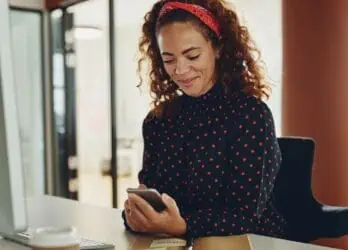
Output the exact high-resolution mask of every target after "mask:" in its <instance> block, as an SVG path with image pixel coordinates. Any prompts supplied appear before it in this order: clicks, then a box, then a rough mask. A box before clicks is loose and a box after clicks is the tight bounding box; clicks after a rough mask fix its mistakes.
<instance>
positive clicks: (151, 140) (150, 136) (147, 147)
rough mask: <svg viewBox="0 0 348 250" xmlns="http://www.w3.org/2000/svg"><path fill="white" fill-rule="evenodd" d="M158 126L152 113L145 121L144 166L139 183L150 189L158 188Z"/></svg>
mask: <svg viewBox="0 0 348 250" xmlns="http://www.w3.org/2000/svg"><path fill="white" fill-rule="evenodd" d="M156 125H157V126H158V121H157V120H156V119H155V118H154V117H153V116H152V114H151V112H150V113H149V114H148V115H147V117H146V118H145V119H144V122H143V127H142V131H143V139H144V152H143V166H142V169H141V171H140V172H139V174H138V179H139V183H140V184H144V185H146V186H147V187H149V188H156V177H157V175H156V168H157V167H158V165H157V164H158V161H157V159H158V151H157V150H156V144H157V143H156V142H157V141H158V140H157V137H158V134H157V131H156Z"/></svg>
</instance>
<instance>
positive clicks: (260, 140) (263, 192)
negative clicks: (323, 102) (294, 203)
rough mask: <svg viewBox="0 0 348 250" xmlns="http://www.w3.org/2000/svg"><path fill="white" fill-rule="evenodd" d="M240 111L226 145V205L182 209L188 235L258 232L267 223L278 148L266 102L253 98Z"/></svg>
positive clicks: (277, 163) (278, 157) (278, 164)
mask: <svg viewBox="0 0 348 250" xmlns="http://www.w3.org/2000/svg"><path fill="white" fill-rule="evenodd" d="M243 113H244V114H242V116H241V122H240V123H238V129H239V131H238V133H237V134H238V135H237V136H236V138H234V141H233V142H232V143H230V144H229V145H228V146H227V149H226V150H227V151H226V155H228V157H227V161H228V164H227V165H228V166H226V168H228V170H227V171H228V175H227V177H226V178H227V181H226V183H227V184H226V185H225V186H224V194H225V198H224V200H225V201H224V204H225V206H222V207H211V208H202V209H199V210H197V211H194V212H187V213H183V217H184V219H185V221H186V223H187V237H188V238H191V239H192V238H197V237H202V236H210V235H238V234H243V233H248V232H257V231H262V229H261V228H259V225H260V227H262V223H259V222H260V221H265V222H264V223H267V218H263V219H262V215H263V213H264V211H265V210H267V209H266V206H267V202H268V200H269V199H270V197H271V193H272V190H273V186H274V181H275V177H276V174H277V171H278V168H279V166H280V161H281V154H280V149H279V145H278V142H277V139H276V135H275V129H274V122H273V117H272V114H271V111H270V110H269V108H268V107H267V105H266V104H264V103H263V102H260V101H256V100H255V101H252V103H248V104H247V105H246V107H245V108H244V112H243ZM227 171H226V172H227ZM261 219H262V220H261Z"/></svg>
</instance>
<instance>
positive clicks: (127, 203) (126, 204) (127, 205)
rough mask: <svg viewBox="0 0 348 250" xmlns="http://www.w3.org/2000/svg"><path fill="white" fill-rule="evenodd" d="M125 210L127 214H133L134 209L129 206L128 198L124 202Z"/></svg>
mask: <svg viewBox="0 0 348 250" xmlns="http://www.w3.org/2000/svg"><path fill="white" fill-rule="evenodd" d="M124 210H125V211H126V214H129V215H130V214H131V212H132V210H131V208H130V206H129V201H128V200H126V201H125V202H124Z"/></svg>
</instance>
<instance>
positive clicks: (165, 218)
mask: <svg viewBox="0 0 348 250" xmlns="http://www.w3.org/2000/svg"><path fill="white" fill-rule="evenodd" d="M162 200H163V202H164V204H165V205H166V206H167V209H165V210H164V211H162V212H161V213H158V212H157V211H156V210H154V209H153V207H152V206H151V205H150V204H149V203H148V202H146V201H145V200H144V199H142V198H141V197H140V196H137V195H134V194H129V195H128V206H129V207H128V211H130V212H129V214H128V215H127V219H128V223H129V224H132V225H137V231H138V232H143V233H165V234H169V235H172V236H183V235H184V234H185V233H186V222H185V220H184V219H183V218H182V217H181V215H180V212H179V208H178V206H177V204H176V202H175V200H174V199H173V198H171V197H170V196H169V195H167V194H162Z"/></svg>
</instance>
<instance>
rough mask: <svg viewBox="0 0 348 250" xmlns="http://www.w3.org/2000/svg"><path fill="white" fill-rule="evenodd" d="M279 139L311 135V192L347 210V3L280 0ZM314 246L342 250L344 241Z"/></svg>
mask: <svg viewBox="0 0 348 250" xmlns="http://www.w3.org/2000/svg"><path fill="white" fill-rule="evenodd" d="M282 3H283V6H282V11H283V50H284V52H283V66H284V72H283V96H282V124H283V127H282V131H283V135H293V136H307V137H312V138H313V139H314V140H315V142H316V154H315V162H314V169H313V174H312V178H313V179H312V189H313V193H314V195H315V197H316V198H317V199H318V200H319V201H320V202H322V203H325V204H330V205H337V206H348V1H347V0H334V1H332V0H315V1H314V0H312V1H311V0H283V2H282ZM316 243H319V244H323V245H329V246H332V247H339V248H344V249H348V237H343V238H341V239H335V240H327V239H326V240H320V241H318V242H316Z"/></svg>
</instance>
